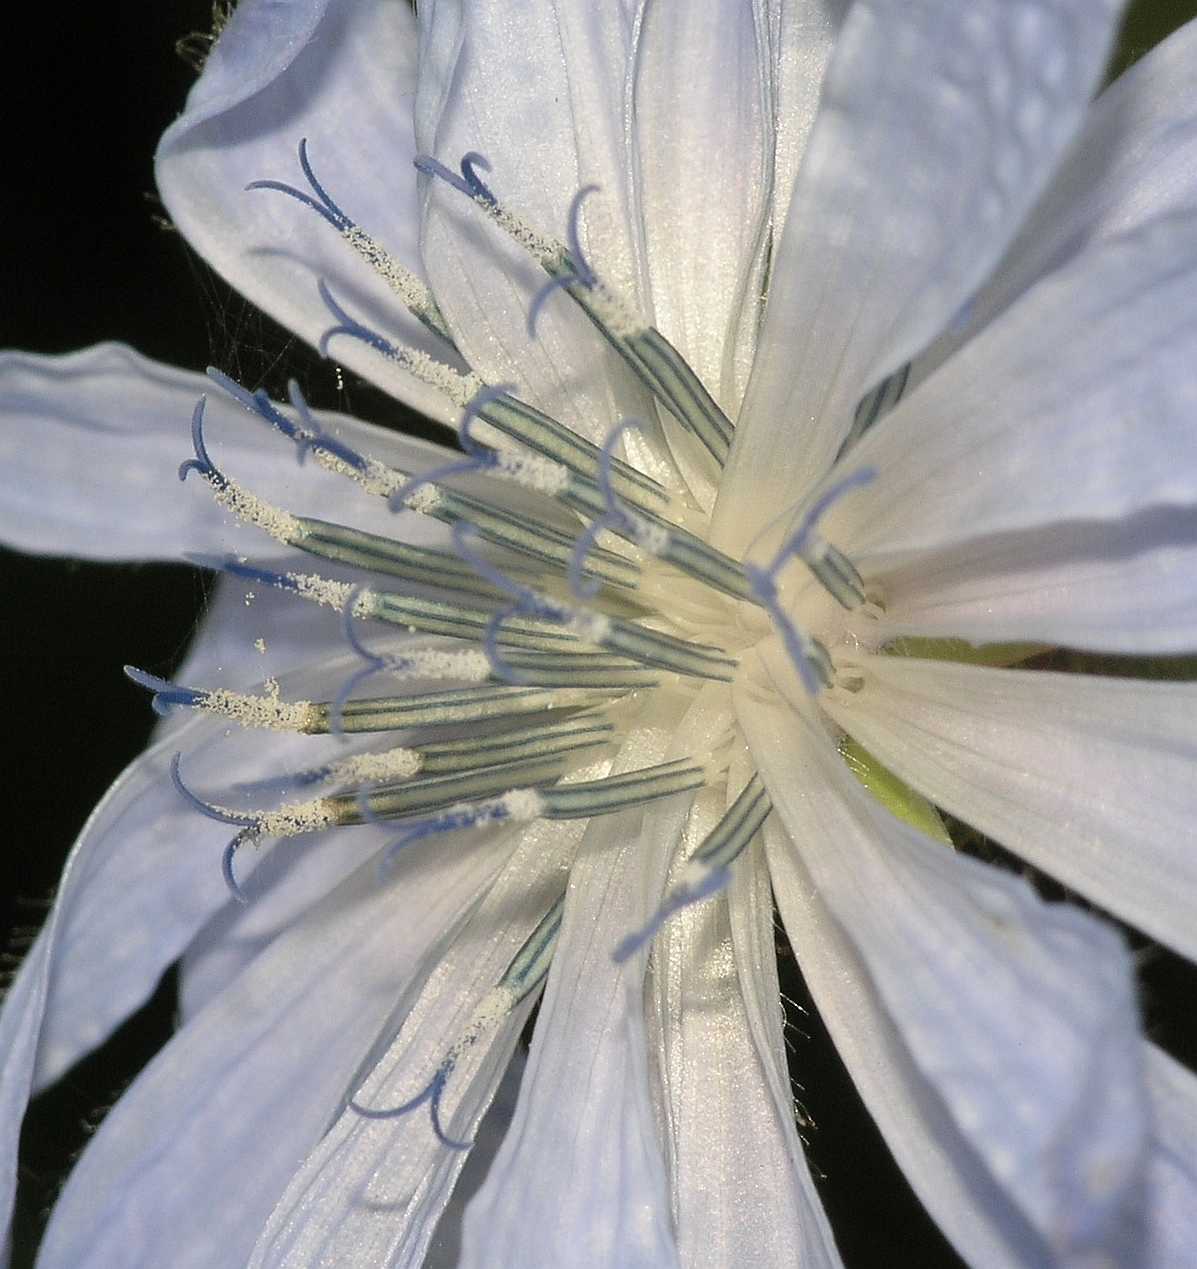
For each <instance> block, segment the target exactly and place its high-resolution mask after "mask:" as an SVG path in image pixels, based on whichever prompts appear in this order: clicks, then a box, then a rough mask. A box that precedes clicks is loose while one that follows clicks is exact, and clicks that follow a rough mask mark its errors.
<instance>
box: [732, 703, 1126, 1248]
mask: <svg viewBox="0 0 1197 1269" xmlns="http://www.w3.org/2000/svg"><path fill="white" fill-rule="evenodd" d="M745 690H751V689H745ZM741 718H742V721H743V723H744V726H745V730H746V735H747V738H748V741H749V745H750V748H751V749H752V752H753V756H754V758H755V759H756V761H757V763H758V765H759V769H760V771H761V774H762V776H763V777H764V778H765V782H766V784H767V786H768V787H769V790H770V793H771V795H772V796H773V799H774V806H775V808H776V810H777V812H778V815H779V817H780V819H781V821H782V823H783V824H784V826H785V828H786V830H787V832H788V834H789V836H790V838H791V840H792V843H793V846H792V849H793V850H795V852H796V855H797V858H795V859H794V861H793V862H792V863H790V864H787V863H786V862H784V861H781V860H779V861H778V866H779V867H780V868H781V869H782V876H783V878H785V876H786V873H788V874H789V876H788V881H787V880H783V882H782V888H783V889H790V888H800V887H801V885H802V884H803V880H804V877H803V874H805V873H806V871H807V870H809V883H810V884H813V886H814V887H816V888H817V890H818V894H819V896H820V899H821V901H823V902H826V904H827V905H828V908H829V909H830V910H831V912H832V913H834V916H835V919H836V921H838V923H839V924H840V926H841V927H842V929H843V931H844V933H845V934H846V935H847V938H848V939H849V940H850V941H851V944H852V946H853V947H854V949H855V951H856V953H857V955H858V956H859V957H860V959H861V961H862V962H863V967H864V968H865V969H866V970H867V974H868V977H869V979H870V980H871V984H872V987H873V988H874V990H875V991H876V993H877V997H878V1000H879V1002H880V1003H881V1004H882V1005H883V1006H884V1009H885V1011H886V1013H887V1014H888V1016H889V1018H890V1020H891V1021H892V1024H893V1026H894V1028H895V1029H896V1031H897V1037H896V1038H897V1039H898V1040H899V1041H900V1043H901V1045H902V1046H904V1047H905V1049H906V1050H907V1052H908V1054H909V1058H910V1060H911V1062H912V1063H913V1065H914V1067H915V1068H916V1070H917V1072H918V1074H919V1075H920V1076H921V1078H922V1080H924V1081H926V1084H927V1086H928V1090H927V1091H931V1090H933V1091H934V1093H935V1094H936V1095H937V1096H938V1097H939V1098H942V1099H943V1103H944V1105H945V1107H946V1110H947V1118H948V1121H949V1123H948V1124H943V1125H941V1126H940V1129H939V1131H940V1133H944V1130H945V1128H946V1129H947V1132H946V1133H944V1138H943V1139H942V1140H941V1141H940V1143H939V1145H940V1148H941V1149H942V1150H944V1151H945V1152H946V1153H949V1154H951V1155H953V1156H955V1162H956V1164H957V1166H960V1167H962V1169H963V1171H964V1176H962V1180H965V1182H966V1184H967V1183H968V1180H969V1179H971V1180H972V1181H973V1182H974V1183H975V1182H976V1179H977V1178H976V1171H975V1168H971V1167H969V1166H968V1164H967V1163H966V1162H965V1158H966V1156H967V1155H968V1154H974V1155H975V1160H976V1162H977V1163H979V1164H980V1165H981V1166H982V1168H983V1169H984V1172H985V1173H986V1174H987V1176H988V1179H989V1181H990V1182H991V1183H996V1185H997V1187H998V1190H999V1192H1000V1194H1001V1195H1002V1198H997V1196H996V1195H991V1196H990V1202H994V1200H995V1199H996V1200H997V1201H996V1203H995V1208H996V1210H995V1211H994V1213H993V1215H992V1216H991V1217H990V1218H989V1220H987V1221H986V1222H985V1224H986V1225H989V1228H988V1229H985V1230H983V1231H981V1232H980V1238H979V1244H980V1245H983V1243H984V1241H985V1240H987V1239H988V1238H991V1237H997V1236H999V1235H998V1231H999V1229H1001V1230H1004V1233H1005V1236H1006V1237H1008V1238H1012V1240H1013V1245H1014V1247H1019V1244H1021V1248H1020V1250H1022V1251H1023V1252H1026V1251H1029V1250H1031V1249H1032V1248H1033V1247H1034V1246H1035V1243H1036V1242H1039V1251H1038V1256H1037V1257H1036V1258H1035V1259H1036V1260H1038V1259H1041V1258H1045V1256H1046V1254H1047V1253H1049V1251H1050V1254H1051V1255H1052V1256H1054V1258H1055V1263H1059V1264H1070V1265H1071V1264H1075V1265H1081V1264H1084V1263H1091V1261H1088V1260H1087V1257H1091V1256H1093V1255H1094V1254H1095V1253H1097V1252H1104V1253H1107V1254H1109V1255H1111V1256H1112V1257H1113V1260H1114V1263H1119V1264H1122V1263H1125V1264H1128V1265H1129V1264H1131V1263H1137V1262H1136V1261H1135V1260H1134V1257H1135V1255H1136V1249H1138V1250H1139V1251H1141V1244H1142V1239H1143V1235H1144V1228H1143V1224H1144V1221H1143V1213H1142V1211H1141V1210H1140V1207H1141V1198H1142V1195H1141V1182H1142V1171H1143V1167H1144V1163H1145V1155H1146V1142H1147V1115H1146V1090H1145V1087H1144V1084H1143V1072H1142V1063H1141V1055H1140V1042H1139V1035H1138V1018H1137V1012H1136V1007H1135V996H1134V979H1133V973H1132V966H1131V961H1130V957H1129V956H1128V954H1127V952H1126V950H1125V948H1123V947H1122V945H1121V942H1120V940H1119V939H1118V938H1117V936H1116V935H1114V934H1113V932H1112V931H1110V930H1109V929H1107V928H1106V927H1104V926H1103V925H1102V924H1100V923H1099V922H1097V921H1095V920H1093V919H1092V918H1090V917H1088V916H1086V915H1084V914H1083V913H1081V912H1079V911H1077V910H1075V909H1071V908H1069V907H1067V906H1065V905H1049V904H1044V903H1042V902H1041V901H1040V900H1039V899H1037V898H1036V896H1035V894H1034V892H1033V891H1032V890H1031V888H1030V887H1029V886H1028V885H1027V884H1026V883H1025V882H1023V881H1022V880H1020V879H1015V878H1012V877H1010V876H1009V875H1007V874H1005V873H1002V872H999V871H998V870H996V869H991V868H988V867H986V866H984V865H981V864H977V863H975V862H974V861H972V860H969V859H966V858H963V857H961V856H958V855H955V854H952V853H951V852H949V851H946V850H945V849H944V848H943V847H942V846H941V845H939V844H936V843H932V842H931V841H930V839H928V838H925V837H924V836H923V835H922V834H920V833H918V832H916V831H915V830H913V829H911V828H909V827H907V826H906V825H904V824H901V823H899V822H898V821H896V820H894V819H893V818H892V817H891V816H889V815H888V814H887V813H886V812H885V811H884V810H882V809H881V808H880V806H879V805H878V804H876V803H875V802H873V801H872V799H871V798H869V796H868V795H867V794H866V793H865V792H864V790H863V789H862V788H861V787H860V786H859V784H857V783H856V782H855V780H854V778H853V777H852V776H851V775H850V774H849V773H848V772H847V770H846V769H845V768H844V766H843V764H842V763H841V762H840V760H839V758H838V756H837V755H836V752H835V749H834V746H833V744H832V742H831V741H830V739H829V738H828V737H826V735H824V734H822V732H821V729H820V728H819V726H818V724H817V722H815V721H813V720H812V719H800V717H799V715H798V714H796V713H794V712H793V711H790V710H789V709H787V707H786V706H784V705H780V704H773V703H770V704H763V703H757V704H751V703H746V704H745V706H744V708H743V710H742V712H741ZM803 769H805V772H806V778H804V779H795V771H796V770H803ZM781 853H784V852H781ZM798 858H800V859H801V864H800V865H799V863H798ZM773 863H774V860H773V858H772V857H771V859H770V866H771V867H772V866H773ZM776 881H777V879H776V878H775V884H776ZM786 906H788V905H786V904H783V912H784V911H785V907H786ZM803 906H805V905H803ZM786 919H787V927H789V928H790V930H791V936H792V937H794V938H795V939H796V940H797V942H796V950H798V951H799V953H800V955H801V954H802V953H803V951H804V948H803V946H802V944H803V943H804V942H806V941H807V940H806V939H805V938H803V937H802V936H800V935H798V934H796V933H795V930H794V928H793V925H795V924H797V923H798V922H799V921H800V920H801V916H800V913H799V912H796V911H795V909H794V908H793V907H791V909H790V912H789V914H788V915H787V917H786ZM792 923H793V924H792ZM804 967H805V964H804ZM818 1003H819V1005H820V1008H821V1009H822V1007H823V1001H822V1000H821V999H820V1000H819V1001H818ZM829 1025H831V1022H830V1020H829ZM834 1031H835V1027H833V1033H834ZM882 1038H883V1037H880V1036H878V1037H876V1039H877V1040H881V1039H882ZM837 1039H838V1037H837ZM845 1056H846V1057H847V1058H848V1059H849V1061H850V1060H851V1059H850V1055H849V1054H846V1055H845ZM862 1092H863V1093H864V1094H865V1096H866V1100H868V1098H869V1093H868V1089H867V1088H862ZM878 1118H879V1122H880V1123H881V1126H882V1129H883V1131H887V1128H886V1118H883V1117H882V1116H880V1115H879V1116H878ZM890 1131H892V1128H891V1129H890ZM887 1135H888V1132H887ZM915 1136H916V1140H917V1136H918V1134H917V1133H916V1134H915ZM953 1138H954V1139H953ZM891 1145H894V1148H895V1149H896V1150H897V1149H898V1147H897V1145H896V1143H894V1142H893V1141H892V1140H891ZM899 1158H900V1161H901V1162H902V1163H903V1164H904V1165H906V1164H907V1160H906V1159H904V1158H902V1157H901V1154H899ZM970 1172H971V1173H972V1177H971V1178H969V1177H968V1173H970ZM928 1179H929V1177H928V1175H927V1173H925V1172H923V1171H922V1170H921V1169H920V1170H919V1171H913V1170H912V1175H911V1182H912V1184H913V1185H914V1187H915V1189H916V1191H917V1192H918V1193H919V1195H920V1197H921V1198H922V1199H923V1201H924V1202H925V1203H926V1204H927V1206H928V1208H929V1209H930V1210H931V1212H932V1214H933V1215H935V1217H936V1219H937V1220H939V1221H940V1223H941V1224H942V1225H943V1227H944V1230H945V1233H947V1234H948V1236H949V1237H950V1238H951V1239H952V1240H953V1241H954V1242H955V1244H956V1246H957V1248H958V1250H960V1251H961V1253H962V1254H963V1255H965V1256H966V1258H968V1259H969V1260H970V1263H987V1262H992V1263H1002V1262H1003V1261H1005V1260H1006V1259H1007V1257H1008V1255H1009V1252H1008V1251H1004V1252H1000V1253H999V1252H997V1250H996V1249H995V1248H990V1249H989V1250H988V1251H987V1252H986V1258H985V1259H981V1257H980V1256H979V1255H978V1250H979V1246H974V1239H975V1238H977V1237H978V1236H977V1235H976V1234H974V1232H973V1230H972V1229H971V1228H970V1226H971V1224H972V1223H973V1219H974V1215H975V1214H974V1213H972V1212H971V1211H970V1210H969V1209H970V1208H971V1206H972V1204H971V1202H969V1201H967V1200H965V1201H961V1200H960V1197H959V1196H957V1197H956V1198H955V1201H951V1200H949V1202H947V1203H945V1197H946V1196H943V1195H930V1194H928V1192H927V1191H926V1189H925V1188H924V1187H925V1183H926V1181H927V1180H928ZM1003 1205H1009V1209H1010V1210H1009V1211H1007V1212H1006V1213H1005V1214H1004V1215H1003V1214H1002V1212H1001V1207H1002V1206H1003ZM1019 1218H1021V1220H1022V1221H1025V1222H1026V1226H1025V1227H1024V1231H1023V1235H1022V1237H1021V1238H1019V1237H1018V1236H1017V1234H1016V1228H1017V1223H1018V1219H1019ZM991 1222H992V1223H991ZM1032 1231H1034V1232H1033V1233H1032Z"/></svg>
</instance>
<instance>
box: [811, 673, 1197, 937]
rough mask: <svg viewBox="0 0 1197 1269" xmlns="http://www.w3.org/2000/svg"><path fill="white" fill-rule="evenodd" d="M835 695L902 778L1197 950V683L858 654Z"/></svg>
mask: <svg viewBox="0 0 1197 1269" xmlns="http://www.w3.org/2000/svg"><path fill="white" fill-rule="evenodd" d="M861 665H862V669H863V671H864V674H865V679H866V682H865V685H864V687H862V688H861V690H860V692H859V693H856V694H855V695H852V694H849V693H838V692H837V693H834V694H830V693H829V694H827V697H826V700H825V701H824V705H825V708H826V709H827V710H828V712H829V713H830V714H831V715H832V716H833V717H834V718H835V720H836V722H837V723H839V724H840V726H842V727H843V728H844V729H845V730H846V731H848V732H849V733H850V734H851V735H852V736H854V737H855V738H856V739H857V740H859V741H860V743H861V744H862V745H864V746H865V748H866V749H868V750H869V751H870V752H871V753H873V754H874V755H875V756H876V757H877V758H878V759H879V760H880V761H881V762H883V763H885V765H886V766H888V767H890V768H891V769H892V770H893V771H894V772H895V773H896V774H897V775H899V776H901V778H902V779H903V780H906V781H908V782H909V783H910V784H912V785H913V786H914V787H915V788H917V789H918V790H919V791H920V792H921V793H923V794H925V795H926V796H927V797H929V798H931V800H932V801H934V802H936V803H938V804H939V805H940V806H942V807H943V808H944V809H945V810H947V811H950V812H951V813H952V814H953V815H955V816H958V817H959V818H960V819H962V820H965V821H966V822H967V823H969V824H972V825H973V826H974V827H975V828H978V829H980V830H981V832H983V833H985V834H987V835H988V836H990V837H992V838H994V839H995V840H997V841H999V842H1001V843H1002V845H1004V846H1006V847H1008V848H1009V849H1010V850H1012V851H1014V852H1015V853H1016V854H1018V855H1021V856H1022V857H1023V858H1025V859H1027V860H1028V861H1030V862H1031V863H1032V864H1034V865H1035V866H1036V867H1037V868H1041V869H1043V871H1044V872H1047V873H1050V874H1051V875H1052V876H1054V877H1056V878H1058V879H1059V880H1060V881H1062V882H1063V883H1064V884H1065V885H1067V886H1070V887H1072V888H1073V889H1075V890H1078V891H1080V892H1081V893H1082V894H1084V895H1086V896H1087V897H1088V898H1090V899H1092V900H1093V901H1094V902H1096V903H1099V904H1101V905H1102V906H1103V907H1105V908H1108V909H1109V910H1110V911H1111V912H1113V913H1115V914H1116V915H1117V916H1120V917H1122V918H1123V919H1124V920H1126V921H1129V922H1131V923H1132V924H1133V925H1137V926H1139V927H1140V928H1141V929H1143V930H1144V931H1145V932H1146V933H1148V934H1150V935H1152V937H1154V938H1157V939H1159V940H1160V941H1161V942H1164V943H1168V944H1169V945H1171V946H1173V947H1175V948H1176V949H1177V950H1178V951H1180V952H1181V953H1182V954H1183V955H1186V956H1188V957H1190V958H1193V957H1194V956H1197V936H1195V933H1194V923H1193V912H1194V910H1195V908H1197V860H1195V859H1194V857H1193V852H1192V851H1191V850H1190V849H1189V846H1188V844H1189V842H1190V841H1191V831H1192V830H1191V825H1192V821H1193V815H1194V811H1195V809H1197V807H1195V801H1194V799H1195V796H1197V795H1195V787H1194V784H1193V779H1192V773H1193V763H1194V759H1195V758H1197V730H1195V728H1194V723H1193V719H1194V716H1195V711H1197V684H1194V683H1161V682H1154V683H1153V682H1144V681H1142V680H1135V679H1103V678H1092V677H1089V676H1088V675H1077V674H1050V673H1041V672H1037V671H1019V670H991V669H986V668H984V667H979V666H967V665H956V664H951V663H948V662H934V661H915V660H911V659H908V658H906V657H869V658H866V659H863V660H862V662H861Z"/></svg>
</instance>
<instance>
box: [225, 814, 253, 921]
mask: <svg viewBox="0 0 1197 1269" xmlns="http://www.w3.org/2000/svg"><path fill="white" fill-rule="evenodd" d="M250 836H252V834H251V832H250V831H249V830H242V831H241V832H240V833H238V834H237V836H236V837H234V838H233V840H232V841H231V842H229V844H228V845H227V846H226V847H225V848H224V853H223V854H222V855H221V857H220V874H221V876H222V877H223V878H224V884H225V885H226V886H228V888H229V893H230V894H231V895H232V896H233V898H234V899H236V900H237V902H238V903H246V904H247V903H249V895H247V894H246V893H245V891H244V890H242V888H241V883H240V882H239V881H238V880H237V874H236V873H235V872H234V871H233V860H234V859H235V858H236V855H237V851H238V850H239V849H240V848H241V846H242V844H243V843H244V842H246V841H247V840H248V839H249V837H250Z"/></svg>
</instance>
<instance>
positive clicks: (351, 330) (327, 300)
mask: <svg viewBox="0 0 1197 1269" xmlns="http://www.w3.org/2000/svg"><path fill="white" fill-rule="evenodd" d="M316 290H317V291H318V292H319V294H320V299H321V301H322V302H323V304H324V307H325V308H326V309H328V311H329V312H330V313H331V314H332V315H333V317H335V318H336V319H337V323H338V324H337V325H336V326H332V327H330V328H329V329H328V330H326V331H325V332H324V334H323V335H321V336H320V344H319V348H320V355H321V356H322V357H327V356H328V355H329V352H328V345H329V344H330V343H331V342H332V340H333V339H334V338H335V337H336V336H337V335H348V336H349V337H350V338H351V339H356V340H359V341H360V342H361V343H363V344H368V345H369V346H370V347H371V348H373V349H374V350H375V351H376V352H380V353H382V355H383V356H384V357H390V358H394V357H395V356H396V353H397V349H396V348H395V345H394V344H392V343H390V341H389V340H386V339H384V338H383V337H382V336H381V335H380V334H379V333H378V332H377V331H374V330H371V329H370V327H368V326H364V325H363V324H362V323H361V322H359V321H358V320H357V319H356V318H354V317H351V316H350V315H349V314H348V313H347V312H346V311H345V310H344V309H343V308H342V307H341V305H340V304H339V303H338V302H337V300H336V297H335V296H334V295H333V293H332V291H330V290H329V287H328V283H327V282H325V280H324V279H323V278H321V279H320V281H319V282H317V284H316Z"/></svg>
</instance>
